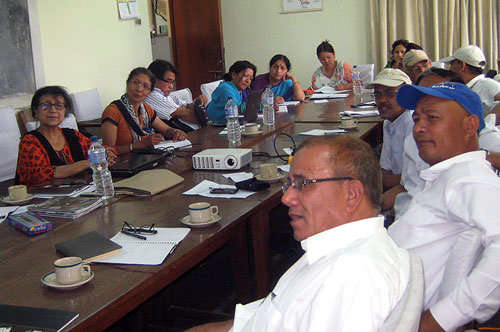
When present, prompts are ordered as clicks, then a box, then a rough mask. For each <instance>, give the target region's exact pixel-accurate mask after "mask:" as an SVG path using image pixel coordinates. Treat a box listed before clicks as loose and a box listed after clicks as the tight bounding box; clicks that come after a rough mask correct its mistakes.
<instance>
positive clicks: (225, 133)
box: [219, 125, 245, 135]
mask: <svg viewBox="0 0 500 332" xmlns="http://www.w3.org/2000/svg"><path fill="white" fill-rule="evenodd" d="M240 130H241V132H243V130H245V126H244V125H243V126H240ZM219 135H227V127H226V128H224V129H223V130H222V131H220V132H219Z"/></svg>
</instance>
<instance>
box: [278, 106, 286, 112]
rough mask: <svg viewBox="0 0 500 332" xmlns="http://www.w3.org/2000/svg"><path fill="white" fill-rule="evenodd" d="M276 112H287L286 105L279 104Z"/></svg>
mask: <svg viewBox="0 0 500 332" xmlns="http://www.w3.org/2000/svg"><path fill="white" fill-rule="evenodd" d="M276 113H288V107H287V106H286V105H279V109H278V111H277V112H276Z"/></svg>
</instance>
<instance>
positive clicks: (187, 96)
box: [170, 88, 193, 104]
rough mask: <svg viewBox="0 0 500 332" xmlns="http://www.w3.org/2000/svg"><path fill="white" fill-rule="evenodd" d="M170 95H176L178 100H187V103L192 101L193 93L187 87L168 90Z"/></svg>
mask: <svg viewBox="0 0 500 332" xmlns="http://www.w3.org/2000/svg"><path fill="white" fill-rule="evenodd" d="M170 94H171V95H172V96H176V97H177V98H179V99H180V100H184V101H187V102H188V103H189V104H191V103H192V102H193V95H192V94H191V90H189V88H185V89H181V90H177V91H172V92H170Z"/></svg>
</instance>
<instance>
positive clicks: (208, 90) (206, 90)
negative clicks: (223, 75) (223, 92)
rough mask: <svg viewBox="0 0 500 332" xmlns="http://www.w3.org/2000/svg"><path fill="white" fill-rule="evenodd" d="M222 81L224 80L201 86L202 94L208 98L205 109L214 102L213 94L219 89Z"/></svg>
mask: <svg viewBox="0 0 500 332" xmlns="http://www.w3.org/2000/svg"><path fill="white" fill-rule="evenodd" d="M222 81H223V80H218V81H213V82H210V83H203V84H202V85H201V87H200V90H201V93H202V94H203V95H204V96H206V97H207V102H206V103H205V107H207V106H208V104H210V102H211V101H212V92H214V90H215V89H217V87H218V86H219V84H220V83H221V82H222Z"/></svg>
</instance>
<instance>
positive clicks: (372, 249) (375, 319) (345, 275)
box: [233, 216, 410, 332]
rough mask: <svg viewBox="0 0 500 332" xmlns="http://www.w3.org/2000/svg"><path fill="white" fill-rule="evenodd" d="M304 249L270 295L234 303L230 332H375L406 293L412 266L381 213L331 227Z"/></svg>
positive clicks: (308, 241)
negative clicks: (393, 239) (384, 222)
mask: <svg viewBox="0 0 500 332" xmlns="http://www.w3.org/2000/svg"><path fill="white" fill-rule="evenodd" d="M302 247H303V248H304V250H306V253H305V254H304V255H303V256H302V257H301V258H300V259H299V260H298V261H297V262H296V263H295V264H294V265H293V266H292V267H291V268H290V269H289V270H288V271H287V272H285V274H284V275H283V276H282V277H281V278H280V280H279V282H278V284H277V285H276V287H275V288H274V290H273V291H272V293H271V294H269V295H268V296H267V297H266V298H265V299H264V300H258V301H255V302H252V303H249V304H247V305H241V304H238V305H237V306H236V313H235V320H234V326H233V331H234V332H240V331H242V332H248V331H254V332H261V331H266V332H271V331H301V332H303V331H311V332H313V331H314V332H322V331H336V332H355V331H356V332H358V331H364V332H368V331H378V330H379V329H380V327H381V326H382V324H383V323H384V321H385V319H386V318H387V316H388V315H389V313H390V312H391V310H392V309H393V308H394V306H395V305H396V303H397V302H398V301H399V298H400V297H401V295H402V294H403V293H404V291H405V288H406V286H407V284H408V278H409V264H410V263H409V255H408V252H406V251H405V250H403V249H400V248H398V247H397V246H396V245H395V244H394V242H393V241H392V240H391V239H390V237H389V236H388V234H387V232H386V230H385V229H384V227H383V217H380V216H379V217H375V218H369V219H363V220H359V221H355V222H351V223H347V224H344V225H342V226H339V227H335V228H332V229H329V230H327V231H324V232H322V233H319V234H316V235H314V236H311V237H309V238H308V239H306V240H304V241H302Z"/></svg>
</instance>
